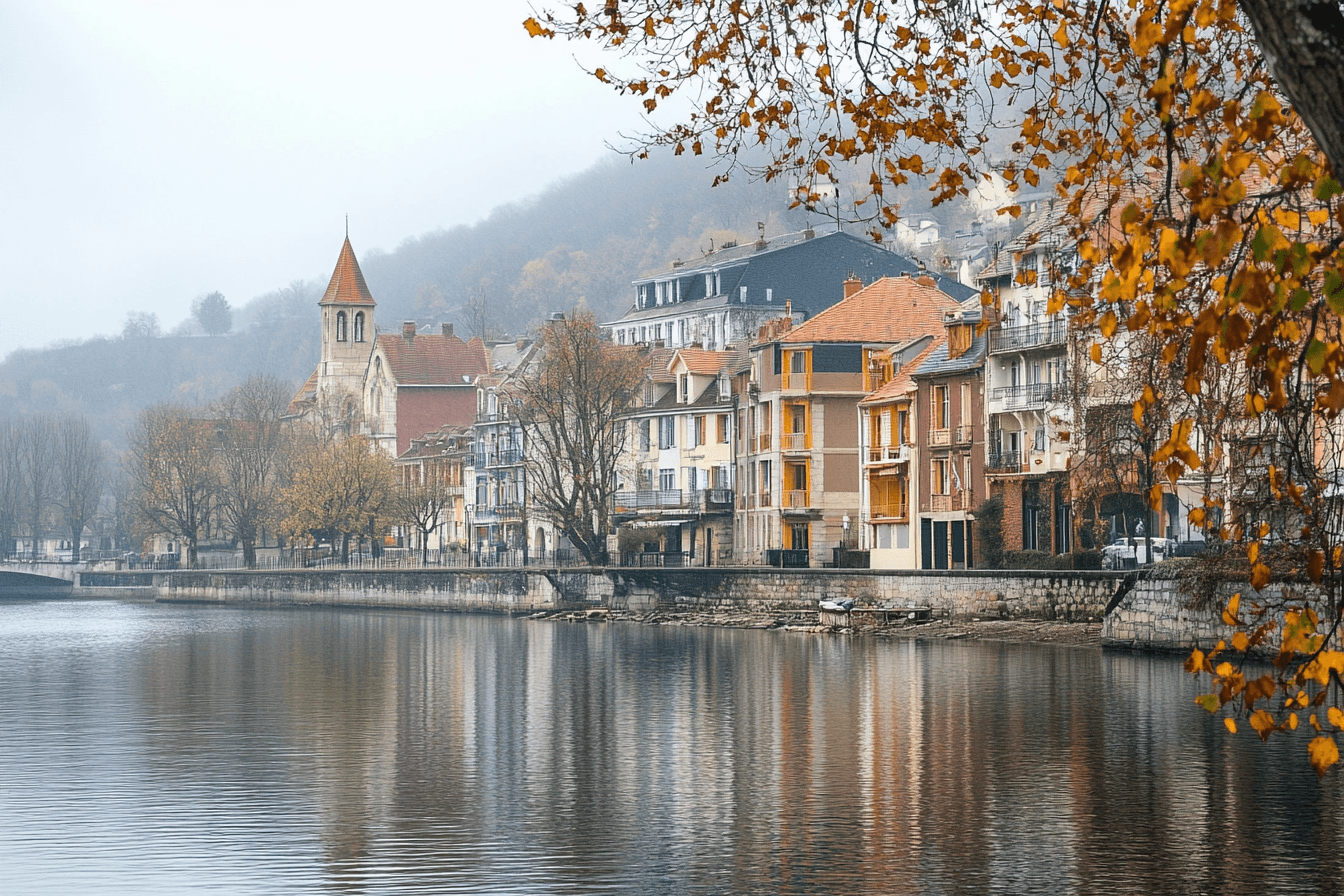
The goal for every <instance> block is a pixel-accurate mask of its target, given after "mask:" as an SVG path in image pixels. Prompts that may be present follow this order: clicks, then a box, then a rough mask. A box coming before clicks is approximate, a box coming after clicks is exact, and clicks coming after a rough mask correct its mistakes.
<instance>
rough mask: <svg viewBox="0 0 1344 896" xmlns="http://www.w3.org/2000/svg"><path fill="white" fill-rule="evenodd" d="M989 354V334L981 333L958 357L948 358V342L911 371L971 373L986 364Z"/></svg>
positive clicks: (929, 373)
mask: <svg viewBox="0 0 1344 896" xmlns="http://www.w3.org/2000/svg"><path fill="white" fill-rule="evenodd" d="M988 354H989V336H988V334H985V333H981V334H980V335H979V336H976V337H975V338H974V339H972V340H971V347H970V348H968V349H967V350H966V352H965V354H963V355H961V356H960V357H957V358H948V356H947V342H946V341H944V342H943V344H942V345H941V346H939V347H938V348H936V349H934V351H933V352H932V353H931V354H930V355H929V356H928V357H927V358H925V359H924V360H923V361H922V362H921V363H920V365H919V367H918V368H917V369H915V370H913V371H911V372H910V375H911V376H946V375H950V374H957V373H969V372H970V371H972V370H976V369H978V368H980V367H983V366H984V363H985V356H986V355H988Z"/></svg>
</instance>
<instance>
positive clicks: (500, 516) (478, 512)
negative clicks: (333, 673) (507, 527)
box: [472, 501, 523, 523]
mask: <svg viewBox="0 0 1344 896" xmlns="http://www.w3.org/2000/svg"><path fill="white" fill-rule="evenodd" d="M472 516H473V518H474V519H475V521H476V522H478V523H489V522H504V521H507V520H521V519H522V518H523V506H522V505H521V504H514V503H512V502H507V501H506V502H503V503H500V504H492V505H490V506H488V507H483V506H481V505H480V504H477V505H476V508H475V510H474V512H473V514H472Z"/></svg>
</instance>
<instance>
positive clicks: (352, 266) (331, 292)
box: [317, 236, 378, 305]
mask: <svg viewBox="0 0 1344 896" xmlns="http://www.w3.org/2000/svg"><path fill="white" fill-rule="evenodd" d="M317 304H319V305H376V304H378V303H377V302H375V301H374V300H373V294H372V293H370V292H369V285H368V284H367V283H365V282H364V272H363V271H361V270H360V269H359V262H358V261H356V260H355V250H354V249H352V248H351V247H350V237H348V236H347V237H346V238H345V245H343V246H341V255H340V257H339V258H337V259H336V270H334V271H332V272H331V282H330V283H328V284H327V291H326V292H325V293H324V294H323V296H322V301H320V302H318V303H317Z"/></svg>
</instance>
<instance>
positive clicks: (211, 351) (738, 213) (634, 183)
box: [0, 157, 823, 445]
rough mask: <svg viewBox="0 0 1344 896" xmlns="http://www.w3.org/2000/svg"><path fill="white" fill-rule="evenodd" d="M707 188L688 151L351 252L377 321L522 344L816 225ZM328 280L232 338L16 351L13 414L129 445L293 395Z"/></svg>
mask: <svg viewBox="0 0 1344 896" xmlns="http://www.w3.org/2000/svg"><path fill="white" fill-rule="evenodd" d="M711 179H712V173H711V172H709V171H707V170H706V169H705V167H704V165H703V162H701V161H698V160H693V159H689V158H687V157H682V158H680V159H663V160H649V161H642V162H637V163H634V164H631V163H630V162H628V161H626V160H624V159H610V160H606V161H603V162H600V163H599V164H597V165H594V166H593V167H592V168H591V169H589V170H588V171H586V172H584V173H582V174H579V175H577V176H574V177H571V178H568V179H566V180H563V181H560V182H558V183H556V184H554V185H552V186H551V187H549V188H547V189H546V190H545V191H543V192H542V193H541V194H540V195H538V196H536V197H533V198H532V199H529V200H526V201H523V202H517V203H513V204H509V205H505V206H501V207H500V208H498V209H496V210H495V211H494V212H493V213H491V215H490V216H489V217H488V218H486V219H485V220H483V221H480V222H479V223H476V224H473V225H471V226H459V227H454V228H452V229H450V230H440V231H436V232H433V233H428V234H424V235H422V236H419V237H414V238H411V239H407V240H406V241H405V242H403V243H402V244H401V245H400V246H398V247H397V248H396V249H395V250H394V251H388V252H383V251H378V250H377V249H374V248H372V247H369V248H365V247H359V246H357V247H356V248H357V250H358V251H359V252H360V263H361V265H362V267H363V270H364V274H365V277H366V279H367V281H368V284H369V287H370V289H371V291H372V292H373V295H374V298H375V299H376V300H377V302H378V308H377V311H376V321H377V324H378V326H379V328H380V329H382V330H383V331H394V330H397V329H399V328H400V325H401V322H402V321H404V320H416V321H418V322H419V323H420V324H422V325H424V324H429V325H434V324H438V323H440V322H444V321H449V322H453V323H454V324H456V326H457V328H458V332H459V333H460V334H462V335H464V336H465V335H474V334H476V333H478V332H481V331H482V330H483V329H486V330H489V331H490V333H491V335H502V334H505V333H510V334H518V333H523V332H525V331H527V330H528V329H529V328H530V327H532V326H533V325H534V324H535V323H536V322H538V321H539V320H541V319H543V318H545V317H546V316H547V315H548V314H549V313H551V312H552V311H558V310H564V309H568V308H571V307H573V306H575V305H577V304H580V303H584V304H586V305H587V306H588V307H590V308H591V309H592V310H593V311H594V312H596V313H597V314H598V315H599V317H604V318H605V317H608V316H613V315H616V314H619V313H620V312H621V311H623V310H624V308H625V306H626V305H627V304H628V303H629V302H630V301H632V294H631V286H630V281H631V280H632V279H634V278H635V277H638V276H639V275H641V274H643V273H645V272H646V271H649V270H651V269H654V268H658V267H662V266H663V265H665V264H667V262H669V261H670V260H672V259H676V258H684V259H688V260H689V259H691V258H696V257H699V255H700V254H701V253H703V252H704V251H705V250H706V249H708V248H709V246H710V241H711V240H713V241H714V243H715V244H717V245H722V242H723V241H724V240H725V239H732V238H741V239H754V238H755V236H756V231H757V222H758V221H760V222H764V223H765V225H766V233H767V235H769V234H777V233H782V232H786V231H795V230H799V229H802V228H803V227H804V226H805V225H806V223H808V220H809V219H808V217H807V216H806V213H804V212H801V211H792V212H790V211H788V208H787V205H788V204H787V199H786V196H785V188H784V186H783V185H781V184H778V183H771V184H764V183H753V182H751V181H749V180H748V179H747V178H745V177H741V178H734V179H733V180H732V181H730V182H729V183H728V184H726V185H722V186H719V187H715V188H713V189H711V188H710V187H709V183H710V181H711ZM444 217H445V218H451V217H452V214H451V211H446V212H445V214H444ZM811 221H812V222H813V223H815V224H817V225H818V226H820V225H821V224H822V223H823V221H822V219H820V218H818V217H817V216H816V215H812V216H811ZM337 249H339V246H337V245H334V244H333V246H332V261H333V263H334V262H335V258H336V251H337ZM328 273H329V272H311V271H296V272H295V275H296V276H306V277H307V278H308V279H306V280H296V281H294V282H293V283H291V284H290V285H289V286H287V287H283V288H280V289H277V290H276V291H274V292H272V293H268V294H267V295H264V296H259V297H257V298H255V299H253V300H251V301H250V302H246V303H240V302H238V301H237V300H236V298H235V299H234V305H235V313H234V316H233V328H232V332H231V333H229V334H228V335H226V336H217V337H209V336H204V335H197V334H198V333H199V329H197V328H194V327H193V326H192V325H191V323H190V322H189V323H188V324H187V325H184V326H183V327H179V328H178V329H177V330H175V331H174V332H173V334H170V335H161V336H155V335H145V334H144V333H143V331H142V332H140V333H135V334H134V335H133V333H134V329H135V328H133V327H131V326H128V327H127V332H126V333H124V334H122V335H120V336H110V337H98V338H94V339H90V340H85V341H82V342H75V343H66V344H62V345H58V346H55V347H50V348H45V349H23V350H20V351H16V352H13V353H11V354H10V355H9V356H8V357H6V358H5V359H4V361H3V362H0V401H3V402H4V406H5V409H6V410H5V411H4V412H3V413H8V414H10V415H16V416H18V415H24V414H30V413H34V412H38V411H50V412H61V413H83V414H84V415H86V416H87V417H88V418H89V421H90V423H91V424H92V425H93V426H94V428H95V431H96V432H97V433H98V434H99V435H100V436H102V437H103V438H105V439H108V440H110V441H112V442H113V443H114V444H116V445H121V444H122V443H123V439H124V432H125V429H126V427H127V425H129V423H130V422H131V421H132V419H133V418H134V415H135V413H136V411H138V410H139V409H140V408H142V407H145V406H147V405H149V404H152V403H154V402H157V401H165V400H177V401H183V402H188V403H196V402H206V401H209V400H210V399H212V398H214V397H216V396H217V395H219V394H221V393H222V392H224V391H226V390H227V389H229V388H231V387H232V386H234V385H237V384H238V383H241V382H242V381H243V380H244V379H246V378H247V377H248V376H249V375H251V374H253V373H267V374H271V375H274V376H278V377H281V378H283V379H284V380H287V381H290V382H293V383H294V384H295V385H296V386H297V384H298V383H300V382H301V381H302V380H303V379H304V378H306V377H307V376H308V374H309V373H311V372H312V369H313V366H314V365H315V364H316V363H317V354H318V343H317V336H318V333H317V321H318V311H317V300H318V298H319V297H320V296H321V293H322V289H323V288H324V287H325V285H326V279H325V277H326V275H327V274H328ZM315 274H320V276H319V277H317V278H316V279H314V275H315ZM189 303H190V299H189V297H184V300H183V306H184V308H185V307H186V306H187V305H188V304H189ZM240 304H241V305H242V307H237V306H238V305H240Z"/></svg>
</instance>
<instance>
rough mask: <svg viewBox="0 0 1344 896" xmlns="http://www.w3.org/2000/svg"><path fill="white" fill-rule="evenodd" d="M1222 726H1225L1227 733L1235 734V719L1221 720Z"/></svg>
mask: <svg viewBox="0 0 1344 896" xmlns="http://www.w3.org/2000/svg"><path fill="white" fill-rule="evenodd" d="M1223 724H1224V725H1226V726H1227V730H1228V731H1231V732H1232V733H1233V734H1236V733H1237V720H1236V719H1234V718H1231V717H1228V718H1226V719H1223Z"/></svg>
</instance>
